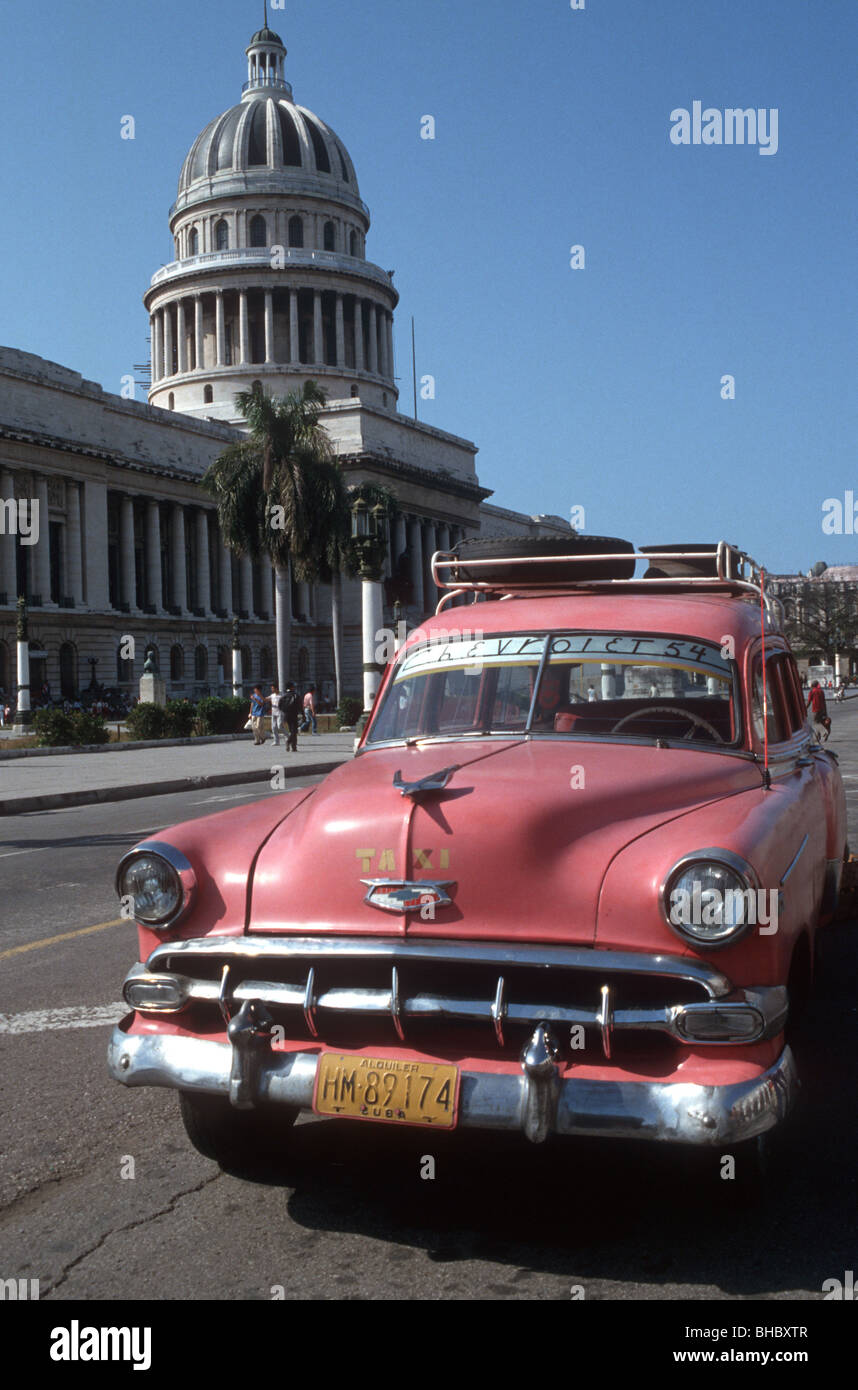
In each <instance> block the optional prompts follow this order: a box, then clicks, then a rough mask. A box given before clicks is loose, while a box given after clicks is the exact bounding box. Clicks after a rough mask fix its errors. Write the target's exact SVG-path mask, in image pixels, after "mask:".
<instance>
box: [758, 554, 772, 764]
mask: <svg viewBox="0 0 858 1390" xmlns="http://www.w3.org/2000/svg"><path fill="white" fill-rule="evenodd" d="M765 582H766V572H765V570H762V569H761V570H760V636H761V638H762V643H763V786H764V787H765V788H766V790H767V791H768V790H769V788H770V787H771V785H772V774H771V772H770V771H769V701H768V693H767V691H768V687H767V684H766V600H765V594H764V586H765Z"/></svg>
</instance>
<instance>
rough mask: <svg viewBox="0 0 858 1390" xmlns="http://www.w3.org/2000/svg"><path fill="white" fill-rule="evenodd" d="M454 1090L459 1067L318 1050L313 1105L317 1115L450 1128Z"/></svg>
mask: <svg viewBox="0 0 858 1390" xmlns="http://www.w3.org/2000/svg"><path fill="white" fill-rule="evenodd" d="M458 1090H459V1068H458V1067H454V1066H448V1065H446V1064H445V1063H440V1062H404V1061H400V1060H399V1059H398V1058H392V1057H354V1056H352V1057H350V1056H347V1055H346V1054H345V1053H342V1052H323V1053H322V1055H321V1057H320V1058H319V1065H318V1068H317V1070H316V1093H315V1096H314V1098H313V1109H314V1110H315V1111H316V1113H317V1114H318V1115H340V1116H344V1115H346V1116H353V1117H355V1118H357V1119H360V1120H382V1121H386V1122H387V1123H388V1124H404V1125H434V1126H435V1128H436V1129H453V1128H454V1126H455V1124H456V1105H457V1102H458Z"/></svg>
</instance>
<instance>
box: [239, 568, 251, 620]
mask: <svg viewBox="0 0 858 1390" xmlns="http://www.w3.org/2000/svg"><path fill="white" fill-rule="evenodd" d="M238 573H239V591H240V599H239V604H238V606H239V608H241V609H242V610H243V611H244V612H245V613H246V614H247V616H248V618H252V617H253V561H252V560H251V558H250V556H249V555H242V556H240V558H239V562H238Z"/></svg>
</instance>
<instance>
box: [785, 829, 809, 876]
mask: <svg viewBox="0 0 858 1390" xmlns="http://www.w3.org/2000/svg"><path fill="white" fill-rule="evenodd" d="M809 839H810V836H809V835H805V837H804V839H803V840H802V842H801V844H800V845H799V847H798V849H797V850H796V852H795V854H794V855H793V857H792V859H791V860H790V862H789V868H788V869H787V871H786V873H785V874H784V876H783V878H782V879H781V884H780V886H781V888H783V886H784V884H785V883H786V881H787V879H788V878H789V876H790V874H791V873H792V871H793V869H794V868H795V866H796V864H797V863H798V861H799V859H800V858H801V856H802V854H803V853H804V847H805V845H806V844H807V842H808V840H809Z"/></svg>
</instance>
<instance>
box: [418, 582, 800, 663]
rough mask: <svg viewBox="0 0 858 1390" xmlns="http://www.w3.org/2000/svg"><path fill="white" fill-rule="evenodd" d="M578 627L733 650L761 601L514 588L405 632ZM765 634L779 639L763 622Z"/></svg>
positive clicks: (750, 628)
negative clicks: (729, 641)
mask: <svg viewBox="0 0 858 1390" xmlns="http://www.w3.org/2000/svg"><path fill="white" fill-rule="evenodd" d="M568 628H578V629H583V630H585V631H600V630H608V631H611V632H613V631H629V632H632V631H633V632H658V633H666V634H670V635H682V636H693V637H701V638H703V639H704V640H707V641H710V642H716V643H717V644H718V645H719V646H720V645H721V644H722V642H723V639H724V638H725V637H727V636H731V637H732V638H733V639H734V642H735V646H736V651H737V653H738V652H739V651H740V650H741V649H742V648H744V647H745V646H746V645H747V644H748V643H749V642H751V641H753V639H754V638H755V637H759V635H760V609H759V605H758V604H757V603H756V602H755V601H754V600H753V599H751V600H750V601H749V600H747V599H744V598H740V597H738V596H736V595H735V594H729V593H726V592H725V593H721V594H715V593H711V592H710V593H706V594H701V593H687V592H680V593H677V592H675V591H674V592H671V593H665V592H662V593H661V594H652V593H640V592H637V591H634V590H629V589H627V588H624V589H623V591H622V592H620V593H616V594H612V593H594V592H590V593H582V592H581V591H580V590H578V591H577V592H575V593H566V594H545V593H537V594H534V593H530V594H513V595H510V597H509V598H504V599H496V600H489V601H487V602H481V603H474V604H466V605H463V606H460V607H456V608H445V609H444V610H443V612H441V613H438V614H434V615H433V616H432V617H431V618H426V619H425V620H424V621H423V622H422V623H421V624H420V626H419V628H415V629H414V630H413V631H412V632H410V633H409V635H408V639H407V645H408V646H411V645H414V644H415V643H416V642H419V641H421V640H425V639H426V638H428V637H430V636H431V635H432V634H433V633H435V634H437V633H441V632H445V633H450V632H453V633H458V632H462V633H467V634H468V635H472V634H474V633H489V632H491V633H497V632H522V631H533V630H536V631H545V630H552V631H553V630H557V629H568ZM766 640H767V641H771V642H772V643H773V644H774V643H775V642H777V645H778V646H779V647H780V646H782V645H783V643H782V639H780V638H779V634H777V633H775V632H773V631H772V630H771V628H770V627H769V625H768V624H767V625H766Z"/></svg>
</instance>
